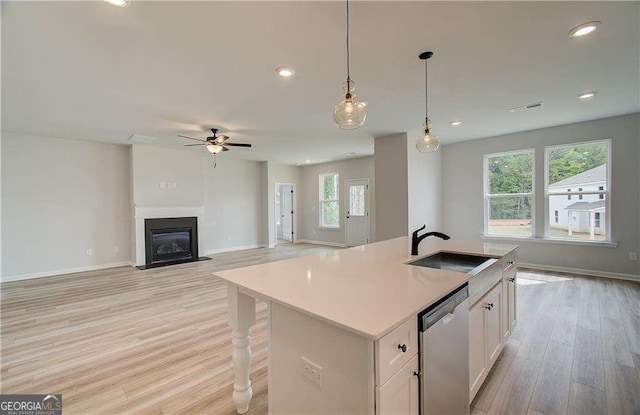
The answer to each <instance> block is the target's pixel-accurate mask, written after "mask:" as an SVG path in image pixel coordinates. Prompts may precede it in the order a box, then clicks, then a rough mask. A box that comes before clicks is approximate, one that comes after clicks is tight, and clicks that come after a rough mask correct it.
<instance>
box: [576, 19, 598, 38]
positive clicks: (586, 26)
mask: <svg viewBox="0 0 640 415" xmlns="http://www.w3.org/2000/svg"><path fill="white" fill-rule="evenodd" d="M599 24H600V22H598V21H593V22H587V23H583V24H581V25H580V26H576V27H574V28H573V29H571V30H570V31H569V36H571V37H580V36H584V35H588V34H589V33H593V32H595V31H596V29H598V25H599Z"/></svg>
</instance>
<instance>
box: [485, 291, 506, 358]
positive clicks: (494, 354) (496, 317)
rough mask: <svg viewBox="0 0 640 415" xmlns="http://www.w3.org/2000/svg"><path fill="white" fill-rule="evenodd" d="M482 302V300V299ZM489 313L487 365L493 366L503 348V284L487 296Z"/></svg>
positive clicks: (487, 312) (486, 301)
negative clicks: (501, 322) (501, 324)
mask: <svg viewBox="0 0 640 415" xmlns="http://www.w3.org/2000/svg"><path fill="white" fill-rule="evenodd" d="M481 302H482V301H481ZM484 303H485V304H487V305H489V306H490V307H487V308H485V310H486V314H487V318H486V321H487V360H488V362H487V367H491V366H493V363H494V362H495V361H496V360H497V359H498V356H499V355H500V351H501V350H502V345H503V343H502V331H501V327H500V320H501V317H502V316H501V313H502V284H498V285H496V286H495V287H494V288H493V289H492V290H491V291H490V292H489V294H487V296H486V297H485V300H484Z"/></svg>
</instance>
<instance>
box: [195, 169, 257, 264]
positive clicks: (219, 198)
mask: <svg viewBox="0 0 640 415" xmlns="http://www.w3.org/2000/svg"><path fill="white" fill-rule="evenodd" d="M208 158H210V156H209V157H205V159H208ZM209 161H210V160H205V169H204V173H205V175H204V178H205V180H204V182H205V198H204V209H205V210H204V217H203V223H202V225H201V229H200V232H204V243H205V246H204V251H203V252H204V253H211V252H217V251H220V250H227V249H230V248H236V249H237V248H240V247H247V248H248V247H255V246H258V245H260V244H261V243H262V232H261V227H262V212H263V210H262V192H263V189H262V166H261V163H258V162H255V161H244V160H232V159H222V157H218V166H217V167H216V168H215V169H214V168H213V165H210V163H209Z"/></svg>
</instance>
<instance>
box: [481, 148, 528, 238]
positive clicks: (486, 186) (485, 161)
mask: <svg viewBox="0 0 640 415" xmlns="http://www.w3.org/2000/svg"><path fill="white" fill-rule="evenodd" d="M515 154H530V155H531V192H530V193H529V192H527V193H504V194H499V193H496V194H489V190H490V189H489V159H491V158H493V157H501V156H510V155H515ZM482 164H483V166H482V172H483V173H482V174H483V199H484V218H483V226H484V228H483V236H485V237H489V238H514V239H531V238H534V237H535V234H536V152H535V148H525V149H522V150H512V151H502V152H499V153H490V154H484V155H483V163H482ZM516 196H529V197H530V198H531V235H526V236H519V235H497V234H490V233H489V215H490V214H491V199H492V198H496V197H498V198H503V197H516Z"/></svg>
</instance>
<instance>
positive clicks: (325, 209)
mask: <svg viewBox="0 0 640 415" xmlns="http://www.w3.org/2000/svg"><path fill="white" fill-rule="evenodd" d="M319 190H320V192H319V193H320V194H319V199H320V209H319V211H320V223H319V225H320V227H321V228H339V227H340V213H339V212H340V191H339V179H338V173H329V174H321V175H320V176H319Z"/></svg>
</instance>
